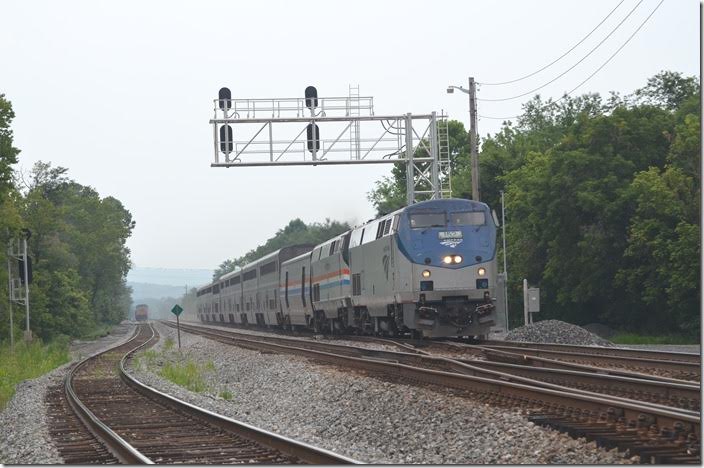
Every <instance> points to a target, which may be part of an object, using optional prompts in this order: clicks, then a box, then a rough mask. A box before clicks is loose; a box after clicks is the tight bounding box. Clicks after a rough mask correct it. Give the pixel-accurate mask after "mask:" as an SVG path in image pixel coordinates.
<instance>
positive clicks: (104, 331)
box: [81, 324, 113, 341]
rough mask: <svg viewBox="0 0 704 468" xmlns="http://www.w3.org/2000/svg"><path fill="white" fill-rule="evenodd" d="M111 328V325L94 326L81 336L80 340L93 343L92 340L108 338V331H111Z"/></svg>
mask: <svg viewBox="0 0 704 468" xmlns="http://www.w3.org/2000/svg"><path fill="white" fill-rule="evenodd" d="M112 327H113V326H112V325H105V324H100V325H96V327H95V328H93V329H92V330H90V331H89V332H87V333H85V334H84V335H82V336H81V340H84V341H93V340H97V339H98V338H102V337H104V336H108V335H109V334H110V330H112Z"/></svg>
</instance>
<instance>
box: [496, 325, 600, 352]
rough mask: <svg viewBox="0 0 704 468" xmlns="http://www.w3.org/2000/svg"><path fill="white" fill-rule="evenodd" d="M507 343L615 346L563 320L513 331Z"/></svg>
mask: <svg viewBox="0 0 704 468" xmlns="http://www.w3.org/2000/svg"><path fill="white" fill-rule="evenodd" d="M506 341H529V342H531V343H559V344H571V345H584V346H607V347H612V346H613V343H611V342H610V341H608V340H605V339H603V338H600V337H599V336H597V335H595V334H593V333H590V332H589V331H587V330H585V329H584V328H582V327H579V326H577V325H572V324H571V323H567V322H563V321H561V320H543V321H540V322H535V323H531V324H529V325H526V326H523V327H520V328H516V329H513V330H511V331H510V332H508V334H507V335H506Z"/></svg>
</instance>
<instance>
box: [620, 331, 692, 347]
mask: <svg viewBox="0 0 704 468" xmlns="http://www.w3.org/2000/svg"><path fill="white" fill-rule="evenodd" d="M610 341H611V342H613V343H616V344H645V345H670V344H674V345H696V344H699V341H698V340H697V339H696V338H691V337H686V336H679V335H639V334H637V333H619V334H617V335H614V336H612V337H611V338H610Z"/></svg>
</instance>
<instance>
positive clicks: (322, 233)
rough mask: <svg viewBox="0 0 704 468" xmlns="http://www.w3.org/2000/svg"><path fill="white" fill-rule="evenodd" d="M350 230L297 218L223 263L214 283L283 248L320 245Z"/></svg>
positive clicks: (332, 224)
mask: <svg viewBox="0 0 704 468" xmlns="http://www.w3.org/2000/svg"><path fill="white" fill-rule="evenodd" d="M349 229H350V225H349V224H347V223H341V222H339V221H330V220H329V219H326V220H325V223H311V224H306V223H304V222H303V221H301V220H300V219H298V218H296V219H294V220H292V221H290V222H289V223H288V225H287V226H286V227H284V228H283V229H279V230H278V231H277V232H276V234H275V235H274V237H272V238H270V239H268V240H267V241H266V242H265V243H264V244H263V245H260V246H259V247H257V248H256V249H253V250H250V251H249V252H247V253H246V254H244V255H243V256H241V257H239V258H233V259H231V260H225V261H224V262H223V263H221V264H220V266H219V267H218V268H217V269H216V270H215V273H214V274H213V281H214V280H216V279H217V278H219V277H220V276H222V275H224V274H226V273H229V272H231V271H234V270H235V269H236V268H237V267H242V266H244V265H246V264H247V263H249V262H251V261H253V260H256V259H258V258H261V257H263V256H264V255H267V254H270V253H271V252H275V251H277V250H279V249H281V248H283V247H287V246H290V245H295V244H320V243H321V242H325V241H326V240H329V239H332V238H333V237H335V236H338V235H340V234H342V233H343V232H345V231H348V230H349Z"/></svg>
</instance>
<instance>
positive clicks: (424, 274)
mask: <svg viewBox="0 0 704 468" xmlns="http://www.w3.org/2000/svg"><path fill="white" fill-rule="evenodd" d="M421 274H422V275H423V278H430V270H423V273H421Z"/></svg>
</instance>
